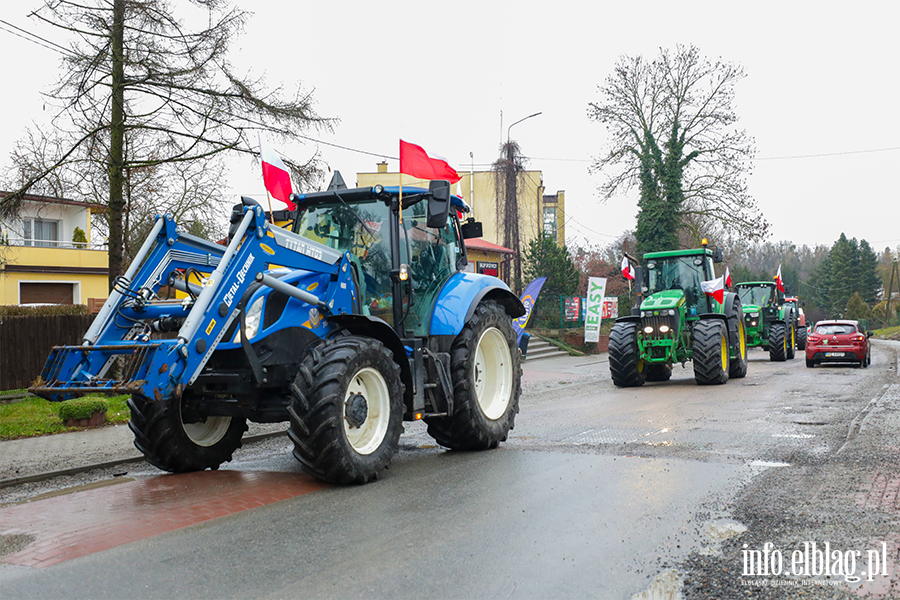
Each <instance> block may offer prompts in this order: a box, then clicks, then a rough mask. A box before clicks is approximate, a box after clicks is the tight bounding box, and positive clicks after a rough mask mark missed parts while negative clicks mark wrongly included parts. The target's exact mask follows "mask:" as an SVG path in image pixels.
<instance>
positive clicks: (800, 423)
mask: <svg viewBox="0 0 900 600" xmlns="http://www.w3.org/2000/svg"><path fill="white" fill-rule="evenodd" d="M791 423H793V424H794V425H814V426H819V425H828V423H826V422H824V421H791Z"/></svg>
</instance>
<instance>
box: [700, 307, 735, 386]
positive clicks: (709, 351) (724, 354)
mask: <svg viewBox="0 0 900 600" xmlns="http://www.w3.org/2000/svg"><path fill="white" fill-rule="evenodd" d="M693 337H694V344H693V351H694V379H695V380H696V381H697V383H698V384H700V385H718V384H722V383H725V382H726V381H728V372H729V356H728V332H727V331H726V327H725V323H723V322H722V321H720V320H719V319H701V320H699V321H697V322H696V323H694V331H693Z"/></svg>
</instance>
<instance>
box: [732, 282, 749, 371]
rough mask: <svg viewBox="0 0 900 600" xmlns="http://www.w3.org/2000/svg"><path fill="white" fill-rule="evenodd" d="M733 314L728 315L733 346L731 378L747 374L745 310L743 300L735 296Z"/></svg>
mask: <svg viewBox="0 0 900 600" xmlns="http://www.w3.org/2000/svg"><path fill="white" fill-rule="evenodd" d="M733 302H734V305H733V306H732V312H731V316H730V317H728V341H729V343H730V346H731V350H730V351H731V366H730V367H729V368H728V377H729V379H740V378H741V377H746V376H747V332H746V330H745V329H744V310H743V309H742V308H741V301H740V300H739V299H738V297H737V296H734V300H733Z"/></svg>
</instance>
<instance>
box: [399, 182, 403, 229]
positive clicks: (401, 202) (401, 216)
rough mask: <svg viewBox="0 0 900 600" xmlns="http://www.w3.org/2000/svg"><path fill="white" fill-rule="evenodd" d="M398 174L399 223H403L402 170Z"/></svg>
mask: <svg viewBox="0 0 900 600" xmlns="http://www.w3.org/2000/svg"><path fill="white" fill-rule="evenodd" d="M399 175H400V224H401V225H403V172H402V171H401V172H400V173H399Z"/></svg>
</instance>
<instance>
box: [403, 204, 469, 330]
mask: <svg viewBox="0 0 900 600" xmlns="http://www.w3.org/2000/svg"><path fill="white" fill-rule="evenodd" d="M426 211H427V203H425V202H418V203H416V204H414V205H412V206H410V207H408V208H405V209H404V210H403V229H404V231H405V233H406V236H407V240H408V242H409V263H408V264H409V268H410V271H411V275H412V288H413V294H414V304H413V306H412V309H411V310H410V314H409V316H408V317H407V318H406V321H405V323H404V326H405V327H406V328H407V329H412V330H414V331H415V334H416V335H427V334H428V327H429V324H430V320H431V307H432V306H433V305H434V302H435V300H436V299H437V296H438V294H439V293H440V291H441V288H442V287H444V283H446V282H447V280H448V279H450V276H451V275H453V273H455V272H456V262H457V258H458V256H459V252H460V249H459V240H458V239H457V237H456V232H455V231H454V228H453V220H452V219H447V225H446V227H444V228H442V229H432V228H430V227H427V226H426V221H427V215H426Z"/></svg>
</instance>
